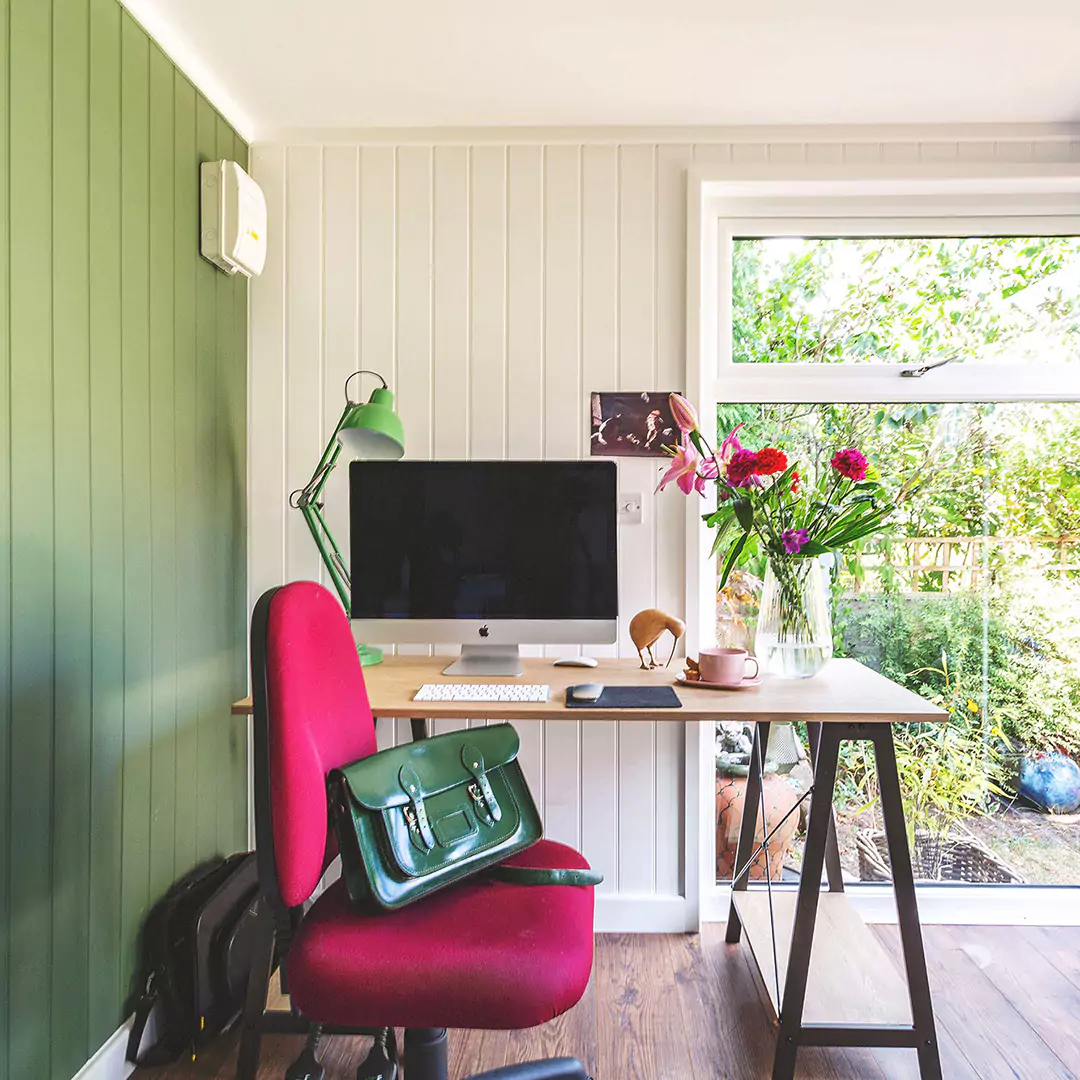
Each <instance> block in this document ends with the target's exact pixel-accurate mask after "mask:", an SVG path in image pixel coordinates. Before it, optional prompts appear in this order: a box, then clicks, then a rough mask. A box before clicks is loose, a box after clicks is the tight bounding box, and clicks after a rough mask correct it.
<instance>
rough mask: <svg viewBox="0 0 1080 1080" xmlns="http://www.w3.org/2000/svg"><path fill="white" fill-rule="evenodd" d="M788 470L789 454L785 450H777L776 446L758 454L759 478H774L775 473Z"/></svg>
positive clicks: (766, 448) (768, 447) (767, 447)
mask: <svg viewBox="0 0 1080 1080" xmlns="http://www.w3.org/2000/svg"><path fill="white" fill-rule="evenodd" d="M786 468H787V454H785V453H784V451H783V450H777V449H776V447H775V446H766V447H765V449H764V450H759V451H758V452H757V473H758V476H772V474H773V473H781V472H783V471H784V470H785V469H786Z"/></svg>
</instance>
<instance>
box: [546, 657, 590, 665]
mask: <svg viewBox="0 0 1080 1080" xmlns="http://www.w3.org/2000/svg"><path fill="white" fill-rule="evenodd" d="M551 664H552V666H553V667H596V664H597V660H596V658H595V657H592V656H560V657H559V659H558V660H552V661H551Z"/></svg>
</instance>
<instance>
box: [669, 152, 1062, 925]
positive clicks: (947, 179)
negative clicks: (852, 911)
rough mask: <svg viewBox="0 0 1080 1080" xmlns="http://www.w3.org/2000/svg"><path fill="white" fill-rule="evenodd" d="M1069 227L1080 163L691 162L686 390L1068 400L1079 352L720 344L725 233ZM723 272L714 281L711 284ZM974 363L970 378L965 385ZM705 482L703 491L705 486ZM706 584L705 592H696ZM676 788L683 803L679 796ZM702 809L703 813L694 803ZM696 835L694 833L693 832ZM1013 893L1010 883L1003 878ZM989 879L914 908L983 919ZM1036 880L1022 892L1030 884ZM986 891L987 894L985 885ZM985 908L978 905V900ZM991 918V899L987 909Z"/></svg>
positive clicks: (726, 311)
mask: <svg viewBox="0 0 1080 1080" xmlns="http://www.w3.org/2000/svg"><path fill="white" fill-rule="evenodd" d="M994 234H997V235H1014V236H1041V235H1047V236H1049V235H1080V166H1078V165H1075V164H1066V165H1051V164H1043V165H1022V166H1008V165H976V164H971V165H948V166H936V165H926V166H916V167H905V168H887V167H876V168H872V167H860V168H854V167H852V168H843V167H837V168H835V169H824V170H823V169H818V168H812V167H803V168H774V167H769V166H760V167H755V168H752V169H746V168H739V167H723V166H702V167H696V166H695V167H692V168H691V169H690V170H688V174H687V378H686V390H687V393H688V395H689V396H690V398H691V400H693V401H694V402H695V404H697V406H698V408H699V412H700V415H701V416H704V417H707V416H713V415H715V410H716V406H717V404H718V403H719V402H732V403H736V402H737V403H750V404H768V403H775V402H781V403H802V402H805V403H828V402H837V401H842V402H852V403H870V404H873V403H878V402H880V403H906V402H933V403H937V402H964V401H976V400H977V401H980V402H983V401H986V402H1009V401H1080V363H1077V364H1074V365H1062V364H1057V365H1038V366H1035V365H1021V364H986V365H982V364H980V365H978V367H977V368H975V367H973V366H971V365H969V366H966V367H965V366H964V365H961V364H956V365H952V364H950V365H948V366H946V367H942V368H938V369H935V370H933V371H930V372H927V373H926V374H925V375H924V376H922V377H920V378H914V379H913V378H902V377H901V376H900V371H901V370H902V369H903V366H904V365H900V364H851V365H845V364H842V363H841V364H736V363H734V362H733V360H732V356H731V289H730V280H731V265H732V240H733V239H734V238H736V237H739V238H744V237H752V236H775V235H795V236H797V235H808V236H859V235H863V236H866V235H893V236H903V235H909V236H918V235H922V236H927V235H942V236H948V235H953V236H962V235H994ZM725 282H726V283H727V288H725V287H724V283H725ZM973 371H977V387H975V388H973V386H972V375H971V373H972V372H973ZM712 497H713V493H712V492H711V491H710V492H709V498H710V499H711V498H712ZM709 505H711V503H710V502H709V501H706V502H705V503H704V505H703V504H702V503H701V501H699V500H697V499H694V500H691V499H687V500H686V506H685V513H686V517H687V528H686V537H687V540H686V544H687V547H686V612H687V650H688V652H690V653H696V652H697V651H698V650H699V649H700V648H702V647H704V646H708V645H711V644H714V643H715V623H716V619H715V614H716V613H715V604H710V603H708V602H707V599H706V597H707V593H706V586H707V584H708V583H709V581H710V580H711V578H712V573H713V571H712V560H711V559H710V557H709V548H710V542H711V536H710V535H709V530H707V529H705V528H702V527H701V514H702V512H703V511H704V510H706V509H707V508H708V507H709ZM708 595H711V591H710V592H709V593H708ZM698 727H699V731H698V733H697V738H696V739H694V738H690V737H688V738H687V781H688V783H687V788H688V795H689V794H690V791H691V790H692V789H694V788H696V789H697V791H698V792H699V793H700V806H699V812H698V814H697V815H696V820H688V821H687V854H688V858H690V859H692V858H693V855H692V852H693V848H694V846H695V844H696V847H697V853H696V854H697V856H698V861H697V867H696V870H697V873H696V874H694V875H693V876H695V877H697V879H698V882H699V883H700V891H699V898H700V899H699V911H700V913H701V915H702V916H703V917H705V918H715V917H723V915H724V914H725V913H726V908H727V900H726V898H727V895H728V891H729V890H728V887H726V886H718V885H716V884H715V880H714V876H715V869H714V863H715V853H714V851H713V847H714V844H713V839H712V834H713V833H714V831H715V830H712V829H705V830H704V834H700V833H699V829H701V826H702V824H703V823H704V822H706V821H708V820H709V818H710V816H711V813H712V811H711V810H710V809H707V807H711V806H712V802H713V794H712V793H713V772H714V768H715V764H714V761H713V753H714V746H713V742H714V736H713V732H712V731H711V730H710V725H708V724H700V725H698ZM692 801H693V800H692V798H688V800H687V802H688V808H689V805H690V804H691V803H692ZM706 815H709V816H706ZM699 838H700V839H699ZM1006 888H1007V889H1008V890H1009V893H1010V894H1011V895H1012V896H1013V897H1016V891H1015V888H1014V887H1011V886H1009V887H1006V886H1002V887H1000V889H1006ZM1024 888H1025V900H1024V902H1023V904H1022V907H1023V910H1018V909H1016V907H1015V901H1010V904H1012V905H1013V910H1014V912H1015V915H1014V917H1015V919H1016V921H1034V922H1046V921H1047V920H1049V921H1054V920H1057V921H1059V922H1060V921H1061V920H1065V921H1067V922H1069V923H1072V922H1075V921H1080V907H1078V906H1077V905H1076V904H1075V896H1076V887H1073V886H1061V887H1033V886H1026V887H1024ZM1000 889H998V890H995V889H990V890H989V891H987V890H986V889H985V888H981V889H980V888H979V887H974V886H959V885H958V886H948V885H946V886H920V888H919V895H920V904H921V905H922V906H923V907H924V908H929V910H926V911H925V912H924V917H925V920H926V921H930V920H931V919H934V918H936V919H938V920H939V921H947V922H948V921H953V922H959V921H966V922H972V921H975V922H978V921H983V920H982V913H981V912H978V911H975V910H973V909H972V898H973V896H976V895H978V896H980V897H984V898H986V903H987V904H988V905H993V904H995V903H996V904H998V905H999V906H1000V896H1001V895H1002V894H1001V892H1000ZM1033 889H1034V890H1036V891H1035V892H1033V891H1032V890H1033ZM855 892H856V893H857V894H858V895H859V897H861V901H859V903H860V906H863V907H866V908H867V909H868V913H869V912H876V913H878V914H879V915H880V913H881V910H882V909H883V907H884V908H885V909H887V908H889V907H890V904H891V897H889V896H887V895H886V893H888V892H889V890H888V888H887V887H884V888H882V887H875V886H860V888H859V889H857V890H855ZM995 895H996V896H997V897H999V899H998V900H993V899H991V897H992V896H995ZM987 911H988V912H989V911H990V907H987ZM997 917H1000V915H999V913H998V912H997V910H996V909H995V911H994V913H993V914H992V915H991V916H990V918H991V920H992V919H993V918H997Z"/></svg>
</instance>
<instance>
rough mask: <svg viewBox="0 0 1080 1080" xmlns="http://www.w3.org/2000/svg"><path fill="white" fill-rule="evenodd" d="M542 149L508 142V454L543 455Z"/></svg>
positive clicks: (518, 455)
mask: <svg viewBox="0 0 1080 1080" xmlns="http://www.w3.org/2000/svg"><path fill="white" fill-rule="evenodd" d="M543 153H544V151H543V149H542V148H541V147H539V146H512V147H510V150H509V166H508V168H509V174H510V175H509V182H508V185H507V188H508V192H507V199H508V210H507V216H508V222H507V238H506V249H507V281H508V285H507V288H508V297H507V311H508V318H509V326H508V330H507V334H508V338H507V340H508V350H509V354H508V357H507V378H508V379H509V392H508V395H507V416H506V423H507V432H508V435H509V438H508V443H507V455H508V456H509V457H511V458H539V457H543V455H544V426H543V425H544V417H543V414H542V412H541V410H540V403H541V401H542V400H543V392H544V379H543V374H544V368H543V363H544V353H543V345H544V327H543V319H544V299H545V298H544V197H543V181H544V167H543Z"/></svg>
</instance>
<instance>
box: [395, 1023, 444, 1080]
mask: <svg viewBox="0 0 1080 1080" xmlns="http://www.w3.org/2000/svg"><path fill="white" fill-rule="evenodd" d="M449 1062H450V1055H449V1049H448V1043H447V1039H446V1028H406V1029H405V1075H406V1076H407V1077H408V1078H409V1080H447V1076H448V1074H449V1069H450V1064H449Z"/></svg>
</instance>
